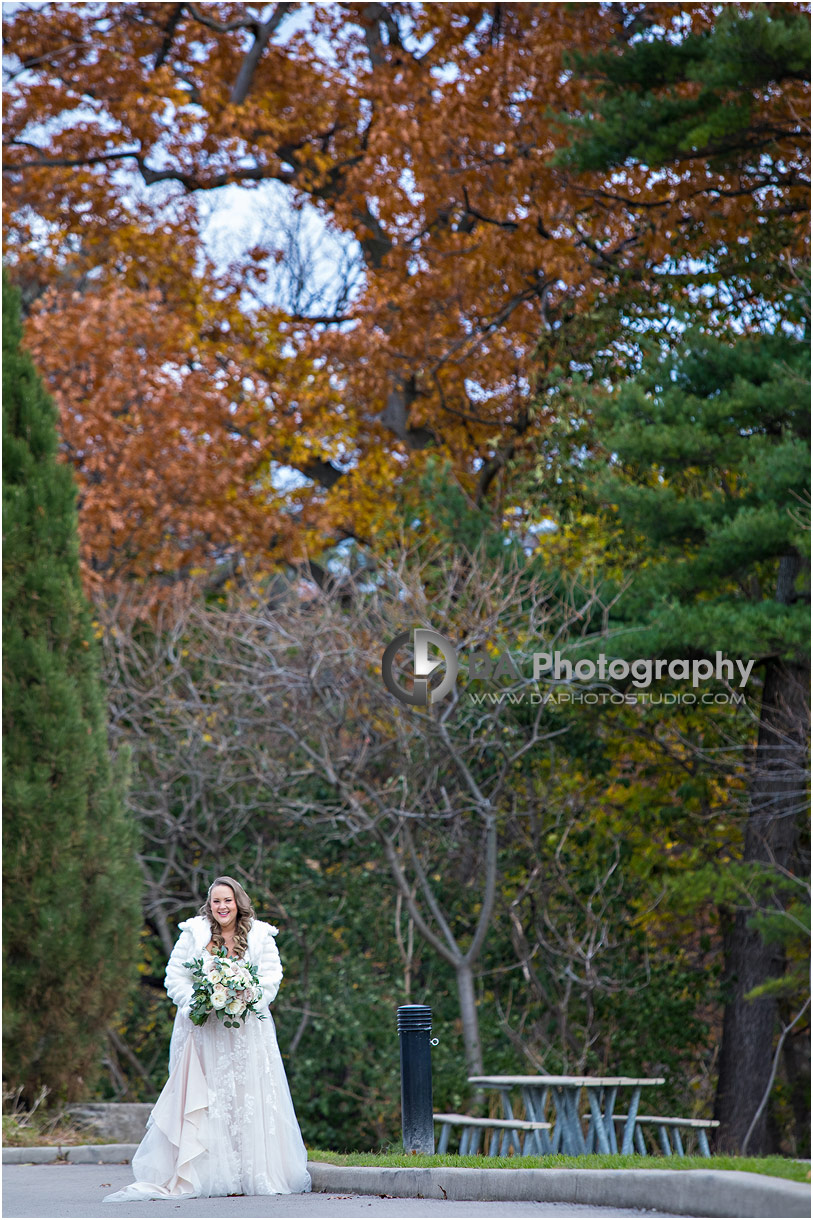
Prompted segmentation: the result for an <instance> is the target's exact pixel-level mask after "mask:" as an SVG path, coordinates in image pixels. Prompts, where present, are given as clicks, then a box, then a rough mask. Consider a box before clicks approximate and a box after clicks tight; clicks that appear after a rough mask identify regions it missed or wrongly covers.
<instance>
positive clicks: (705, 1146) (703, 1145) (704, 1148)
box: [697, 1127, 711, 1156]
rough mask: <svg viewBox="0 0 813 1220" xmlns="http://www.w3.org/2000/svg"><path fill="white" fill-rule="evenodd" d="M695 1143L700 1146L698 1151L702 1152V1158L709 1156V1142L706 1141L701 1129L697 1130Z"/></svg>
mask: <svg viewBox="0 0 813 1220" xmlns="http://www.w3.org/2000/svg"><path fill="white" fill-rule="evenodd" d="M697 1142H698V1144H699V1145H700V1151H701V1152H702V1154H703V1156H711V1149H710V1148H709V1141H708V1139H707V1137H706V1133H705V1131H704V1130H703V1128H702V1127H700V1128H698V1132H697Z"/></svg>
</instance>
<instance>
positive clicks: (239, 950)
mask: <svg viewBox="0 0 813 1220" xmlns="http://www.w3.org/2000/svg"><path fill="white" fill-rule="evenodd" d="M217 885H227V886H228V887H229V889H230V890H231V892H232V893H233V894H234V901H235V902H236V904H237V922H236V924H235V928H234V951H235V953H236V955H237V956H238V957H245V955H246V950H247V948H248V930H249V928H250V927H251V924H252V922H253V920H254V918H255V916H254V908H253V907H252V905H251V899H250V898H249V896H248V894H247V893H246V891H245V890H244V889H243V887H242V885H241V884H240V882H239V881H235V880H234V877H215V879H214V881H213V882H212V884H211V885H210V886H209V892H208V894H207V895H206V901H205V902H204V904H203V906H202V907H201V908H200V910H199V911H198V914H199V915H205V916H206V918H207V919H208V920H209V927H210V928H211V930H212V944H213V945H214V947H215V951H217V950H218V949H221V948H222V947H223V944H224V941H223V932H222V931H221V928H220V924H219V923H218V922H217V920H216V919H215V917H214V915H213V914H212V893H213V891H214V889H215V886H217Z"/></svg>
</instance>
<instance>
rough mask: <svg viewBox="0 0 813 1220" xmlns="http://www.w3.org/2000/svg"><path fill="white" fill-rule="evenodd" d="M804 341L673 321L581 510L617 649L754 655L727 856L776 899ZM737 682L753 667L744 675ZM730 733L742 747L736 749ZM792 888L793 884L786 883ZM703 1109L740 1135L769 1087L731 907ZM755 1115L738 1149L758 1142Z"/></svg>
mask: <svg viewBox="0 0 813 1220" xmlns="http://www.w3.org/2000/svg"><path fill="white" fill-rule="evenodd" d="M809 402H810V379H809V347H808V343H807V341H806V339H805V338H804V337H801V338H800V337H799V334H798V332H797V334H796V335H793V334H789V333H783V332H782V331H778V332H777V333H776V334H774V335H752V336H741V337H740V338H738V339H736V340H734V341H724V340H719V339H714V338H711V337H709V336H708V335H704V334H702V333H698V332H696V333H694V334H691V333H690V334H687V335H686V336H685V337H684V340H683V342H682V343H681V344H680V345H679V347H678V348H677V350H676V351H672V350H668V348H667V349H665V350H664V351H663V352H662V353H661V355H660V357H657V358H654V359H650V360H649V361H648V362H645V364H644V367H643V369H642V371H641V373H640V375H639V376H638V377H636V378H635V379H633V380H631V381H630V382H627V383H625V384H624V385H623V386H622V387H621V388H620V389H619V390H618V391H617V392H616V393H615V394H613V395H612V396H610V398H609V399H608V401H607V402H606V403H605V404H604V406H603V407H602V406H600V407H599V408H598V410H597V413H596V416H595V419H594V425H593V426H594V430H595V432H594V435H595V437H596V438H597V439H599V438H600V445H601V448H602V450H603V452H604V455H605V457H604V460H603V461H600V462H598V463H597V465H596V467H594V469H593V473H592V479H591V481H590V482H589V492H590V494H591V495H592V497H593V507H594V510H595V509H598V510H599V511H600V512H601V513H602V514H605V515H606V518H607V521H608V523H611V526H612V527H613V528H615V529H619V527H620V539H621V543H622V546H624V547H626V553H627V556H628V558H629V560H630V563H631V565H634V566H636V567H637V569H638V571H637V575H636V576H635V579H634V580H633V581H632V583H631V587H630V589H629V590H628V591H627V592H626V593H624V594H623V595H622V596H621V597H620V599H619V601H618V603H617V604H616V606H615V609H614V616H613V618H614V621H613V626H614V627H615V628H616V629H621V630H620V634H619V635H617V636H616V637H615V640H614V648H615V650H616V652H617V654H618V655H619V656H621V655H626V656H629V657H636V656H637V657H661V658H667V657H672V658H704V659H706V660H707V661H714V660H715V659H716V654H718V653H722V654H723V655H724V656H725V657H728V658H741V659H743V660H745V659H752V660H753V661H754V662H755V666H754V677H756V676H757V675H761V677H762V695H761V703H760V705H759V708H758V732H757V734H756V738H757V739H756V741H755V742H752V743H748V744H749V745H750V746H752V747H753V760H752V764H751V767H750V779H749V808H748V818H747V823H746V826H745V832H744V843H743V861H744V862H745V863H746V864H748V865H750V866H751V869H752V877H753V885H754V889H753V891H752V895H753V896H754V897H755V898H756V899H758V901H756V902H755V904H754V905H756V906H757V907H759V906H760V905H761V906H763V907H765V908H767V909H768V910H771V911H773V915H774V921H773V922H774V924H775V923H776V921H777V919H778V917H779V913H780V912H781V911H782V909H783V908H784V907H785V906H787V904H788V888H787V878H788V876H789V875H790V876H792V875H794V874H795V875H796V876H798V877H804V875H805V874H806V871H807V868H806V864H805V861H804V858H803V857H804V854H805V851H804V846H803V836H804V830H803V826H804V824H805V818H804V815H805V813H806V807H807V801H806V779H805V776H806V771H807V749H808V731H809V718H810V713H809V683H810V668H809V666H810V663H809V622H810V611H809V599H810V589H809V577H808V564H807V553H808V548H809V533H808V530H807V528H806V527H805V524H804V522H803V507H804V504H805V500H806V498H807V497H809V471H810V450H809V442H808V418H809ZM752 682H753V678H752ZM745 744H746V743H743V745H744V746H745ZM791 888H792V887H791ZM723 932H724V936H723V950H724V959H725V961H724V976H725V977H724V980H723V988H724V997H725V1011H724V1023H723V1038H722V1045H721V1051H720V1064H719V1081H718V1090H717V1102H716V1117H718V1118H719V1119H720V1121H721V1128H720V1133H719V1134H720V1142H721V1145H722V1147H724V1148H726V1149H729V1150H731V1149H733V1150H736V1149H738V1148H740V1147H741V1146H742V1143H743V1140H744V1139H745V1137H746V1135H747V1133H748V1132H749V1128H750V1126H751V1123H752V1120H753V1119H754V1116H755V1115H756V1114H757V1113H758V1110H759V1106H760V1103H761V1101H762V1098H763V1096H764V1094H765V1091H766V1089H767V1088H768V1083H769V1079H770V1074H771V1063H772V1058H773V1053H774V1052H773V1040H774V1034H775V1032H776V1022H777V997H778V996H781V995H783V994H784V995H787V994H789V992H790V990H792V989H791V988H789V987H788V986H787V985H783V983H782V979H783V976H784V974H785V970H786V961H785V954H784V951H783V945H782V943H781V939H780V938H779V937H778V936H777V935H776V927H775V926H771V927H770V928H769V927H768V923H767V921H765V920H763V921H762V925H761V926H760V920H759V918H757V919H755V917H754V910H753V909H751V908H749V907H748V906H746V905H743V906H740V907H730V906H729V907H728V909H724V911H723ZM766 1119H767V1112H766V1110H764V1109H763V1111H762V1113H761V1118H760V1119H759V1120H758V1122H757V1123H756V1124H755V1125H754V1128H753V1130H752V1132H751V1134H750V1138H749V1148H748V1150H749V1152H751V1153H753V1154H756V1153H760V1152H764V1151H765V1150H766V1147H767V1140H768V1135H767V1128H766Z"/></svg>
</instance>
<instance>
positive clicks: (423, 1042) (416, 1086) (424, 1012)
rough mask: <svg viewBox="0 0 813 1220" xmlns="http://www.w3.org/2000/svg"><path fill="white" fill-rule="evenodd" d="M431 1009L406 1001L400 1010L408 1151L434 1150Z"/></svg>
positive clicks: (403, 1124)
mask: <svg viewBox="0 0 813 1220" xmlns="http://www.w3.org/2000/svg"><path fill="white" fill-rule="evenodd" d="M431 1032H432V1009H431V1008H429V1007H427V1005H426V1004H403V1005H402V1006H401V1007H400V1008H399V1009H398V1034H399V1037H400V1040H401V1132H402V1134H403V1137H404V1150H405V1151H406V1152H425V1153H428V1154H429V1156H432V1154H433V1153H434V1151H435V1125H434V1122H433V1121H432V1051H431V1048H430V1043H429V1035H430V1033H431Z"/></svg>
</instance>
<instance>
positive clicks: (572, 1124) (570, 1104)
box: [553, 1085, 587, 1156]
mask: <svg viewBox="0 0 813 1220" xmlns="http://www.w3.org/2000/svg"><path fill="white" fill-rule="evenodd" d="M580 1092H581V1088H580V1087H579V1088H568V1087H567V1086H562V1085H560V1086H558V1087H556V1088H555V1089H554V1091H553V1096H554V1098H556V1100H557V1104H558V1106H559V1107H560V1110H559V1112H558V1114H557V1126H558V1125H559V1122H560V1121H561V1125H562V1144H561V1151H562V1152H563V1153H564V1154H565V1155H566V1156H584V1155H585V1153H586V1152H587V1145H586V1144H585V1142H584V1132H583V1131H582V1125H581V1120H580V1119H579V1093H580Z"/></svg>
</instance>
